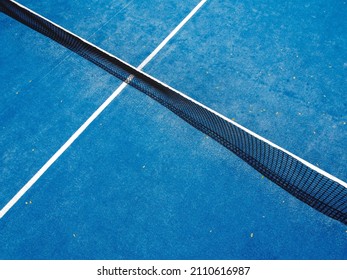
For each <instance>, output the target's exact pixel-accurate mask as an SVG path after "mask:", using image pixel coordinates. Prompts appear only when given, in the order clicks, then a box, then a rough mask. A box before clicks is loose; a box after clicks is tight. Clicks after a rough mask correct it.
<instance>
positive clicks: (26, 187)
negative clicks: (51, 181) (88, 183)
mask: <svg viewBox="0 0 347 280" xmlns="http://www.w3.org/2000/svg"><path fill="white" fill-rule="evenodd" d="M206 1H207V0H203V1H201V2H200V3H199V4H198V5H197V6H196V7H195V8H194V9H193V10H192V11H191V12H190V13H189V14H188V16H187V17H185V18H184V19H183V20H182V21H181V22H180V24H179V25H178V26H177V27H176V28H175V29H174V30H173V31H172V32H171V33H170V34H169V35H168V36H167V37H166V38H165V39H164V40H163V41H162V42H161V43H160V44H159V46H158V47H157V48H156V49H155V50H154V51H153V52H152V53H151V54H150V55H149V56H148V57H147V58H146V59H145V60H144V61H143V62H142V63H141V64H140V65H139V66H138V68H137V69H138V70H140V69H142V68H143V67H144V66H145V65H147V64H148V62H150V61H151V60H152V59H153V58H154V57H155V56H156V55H157V54H158V52H159V51H160V50H161V49H162V48H163V47H164V46H165V45H166V44H167V43H168V42H169V41H170V39H172V37H173V36H175V34H176V33H177V32H178V31H179V30H180V29H181V28H182V26H184V25H185V24H186V23H187V22H188V20H189V19H190V18H191V17H192V16H193V15H194V14H195V13H196V12H197V11H198V10H199V9H200V8H201V7H202V5H203V4H204V3H205V2H206ZM12 2H14V3H16V4H17V5H18V6H21V7H22V8H23V9H26V10H28V11H30V12H31V13H34V14H36V15H37V16H39V17H41V18H44V17H42V16H41V15H39V14H37V13H35V12H33V11H31V10H29V9H28V8H26V7H25V6H23V5H21V4H19V3H17V2H15V1H12ZM44 19H45V20H47V21H49V22H51V21H50V20H48V19H46V18H44ZM51 23H52V24H54V25H56V24H55V23H53V22H51ZM57 26H58V25H57ZM59 28H62V27H60V26H59ZM62 29H64V28H62ZM64 30H65V31H66V32H68V33H71V32H70V31H68V30H66V29H64ZM71 34H73V33H71ZM73 35H74V36H76V37H78V36H77V35H75V34H73ZM79 38H80V37H79ZM80 39H81V40H83V41H85V42H86V43H88V44H90V45H92V44H91V43H90V42H88V41H86V40H84V39H82V38H80ZM95 47H96V46H95ZM96 48H98V47H96ZM98 49H100V48H98ZM100 50H101V51H103V52H104V53H106V52H105V51H104V50H102V49H100ZM109 55H110V56H113V55H111V54H109ZM117 59H118V58H117ZM132 78H133V76H129V77H128V79H127V80H128V82H129V80H131V79H132ZM127 85H128V84H127V83H125V82H123V83H122V84H121V85H120V86H119V87H118V88H117V89H116V90H115V91H114V92H113V93H112V95H111V96H110V97H109V98H107V100H106V101H105V102H104V103H103V104H102V105H101V106H100V107H99V108H98V109H97V110H96V111H95V112H94V113H93V114H92V115H91V116H90V117H89V118H88V119H87V120H86V122H85V123H84V124H82V126H81V127H80V128H79V129H78V130H77V131H76V132H75V133H74V134H73V135H72V136H71V137H70V138H69V139H68V140H67V141H66V143H65V144H64V145H63V146H61V147H60V149H59V150H58V151H57V152H56V153H55V154H54V155H53V156H52V157H51V158H50V159H49V160H48V161H47V162H46V163H45V164H44V165H43V166H42V167H41V168H40V170H39V171H37V172H36V174H35V175H34V176H33V177H32V178H31V179H30V180H29V181H28V182H27V183H26V184H25V185H24V186H23V187H22V188H21V189H20V190H19V192H18V193H17V194H16V195H15V196H14V197H12V199H11V200H10V201H9V202H8V203H7V204H6V205H5V206H4V207H3V208H2V209H1V210H0V219H1V218H2V217H3V216H4V215H5V214H6V213H7V212H8V211H9V210H10V209H11V208H12V207H13V206H14V205H15V204H16V203H17V202H18V200H19V199H20V198H21V197H22V196H23V195H24V194H25V193H26V192H27V191H28V190H29V189H30V188H31V187H32V186H33V185H34V184H35V183H36V182H37V180H39V179H40V177H41V176H42V175H43V174H44V173H45V172H46V171H47V170H48V169H49V168H50V167H51V166H52V164H53V163H54V162H55V161H56V160H57V159H58V158H59V157H60V156H61V155H62V154H63V153H64V152H65V151H66V150H67V149H68V148H69V147H70V146H71V145H72V144H73V143H74V142H75V140H76V139H77V138H78V137H79V136H80V135H81V134H82V133H83V132H84V131H85V130H86V129H87V127H88V126H89V125H90V124H91V123H92V122H93V121H94V120H95V119H96V118H97V117H98V116H99V115H100V114H101V113H102V112H103V111H104V110H105V109H106V107H107V106H108V105H110V103H111V102H112V101H113V100H114V99H115V98H116V97H117V96H118V95H119V94H120V93H121V92H122V90H123V89H124V88H125V87H126V86H127Z"/></svg>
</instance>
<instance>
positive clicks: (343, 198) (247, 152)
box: [0, 0, 347, 224]
mask: <svg viewBox="0 0 347 280" xmlns="http://www.w3.org/2000/svg"><path fill="white" fill-rule="evenodd" d="M0 10H1V11H2V12H4V13H5V14H7V15H9V16H10V17H12V18H14V19H16V20H17V21H20V22H22V23H23V24H25V25H27V26H29V27H31V28H32V29H34V30H36V31H38V32H40V33H42V34H43V35H45V36H47V37H49V38H51V39H53V40H54V41H56V42H58V43H59V44H61V45H63V46H65V47H66V48H68V49H70V50H71V51H73V52H75V53H77V54H79V55H80V56H82V57H84V58H85V59H87V60H89V61H90V62H92V63H94V64H95V65H97V66H99V67H100V68H102V69H104V70H105V71H107V72H108V73H110V74H112V75H113V76H115V77H117V78H118V79H120V80H122V81H125V82H127V83H128V84H129V85H131V86H133V87H134V88H136V89H138V90H140V91H141V92H143V93H145V94H146V95H148V96H149V97H151V98H153V99H154V100H156V101H157V102H159V103H160V104H162V105H163V106H165V107H166V108H168V109H169V110H171V111H172V112H173V113H175V114H176V115H177V116H179V117H180V118H182V119H183V120H185V121H186V122H188V123H189V124H191V125H192V126H193V127H195V128H196V129H198V130H200V131H202V132H203V133H205V134H207V135H208V136H210V137H211V138H213V139H214V140H216V141H217V142H219V143H220V144H222V145H223V146H224V147H226V148H227V149H229V150H230V151H232V152H233V153H235V154H236V155H237V156H239V157H240V158H241V159H243V160H244V161H245V162H247V163H248V164H249V165H251V166H252V167H253V168H255V169H256V170H258V171H259V172H260V173H261V174H263V175H264V176H265V177H267V178H269V179H270V180H271V181H273V182H274V183H276V184H277V185H278V186H280V187H281V188H283V189H284V190H286V191H287V192H289V193H290V194H292V195H293V196H295V197H297V198H298V199H300V200H301V201H303V202H305V203H306V204H308V205H310V206H311V207H313V208H314V209H316V210H318V211H320V212H321V213H323V214H325V215H327V216H329V217H331V218H333V219H336V220H338V221H340V222H342V223H344V224H347V188H346V187H345V185H344V183H343V182H341V181H339V180H338V179H336V180H335V179H334V178H332V176H326V174H325V173H324V172H320V171H319V170H317V169H315V168H311V167H310V166H309V164H306V163H305V162H303V161H302V160H299V159H298V158H296V157H294V156H293V155H291V154H290V153H288V152H286V151H285V150H283V149H281V148H278V147H277V146H275V145H272V144H271V143H269V142H267V141H263V140H262V139H260V138H259V137H257V136H256V135H254V134H252V133H249V131H247V130H246V129H244V128H242V127H241V126H239V125H237V124H236V123H234V122H232V121H229V120H228V119H226V118H224V117H222V116H220V115H219V114H217V113H215V112H213V111H212V110H210V109H208V108H206V107H205V106H203V105H201V104H199V103H197V102H196V101H194V100H192V99H190V98H188V97H187V96H185V95H183V94H181V93H179V92H178V91H176V90H174V89H172V88H170V87H169V86H167V85H165V84H163V83H161V82H160V81H157V80H156V79H154V78H152V77H150V76H149V75H147V74H145V73H143V72H141V71H139V70H137V69H136V68H134V67H132V66H130V65H128V64H127V63H125V62H123V61H122V60H120V59H118V58H116V57H114V56H113V55H111V54H108V53H106V52H105V51H103V50H101V49H99V48H98V47H96V46H94V45H92V44H90V43H88V42H87V41H85V40H83V39H82V38H80V37H78V36H76V35H74V34H72V33H70V32H69V31H67V30H64V29H63V28H61V27H59V26H57V25H56V24H54V23H52V22H50V21H49V20H47V19H45V18H43V17H41V16H40V15H38V14H36V13H34V12H32V11H30V10H28V9H27V8H25V7H23V6H21V5H19V4H17V3H16V2H13V1H7V0H0Z"/></svg>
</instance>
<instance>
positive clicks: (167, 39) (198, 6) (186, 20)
mask: <svg viewBox="0 0 347 280" xmlns="http://www.w3.org/2000/svg"><path fill="white" fill-rule="evenodd" d="M206 1H207V0H202V1H201V2H200V3H199V4H198V5H197V6H196V7H195V8H194V9H193V10H192V11H191V12H190V13H189V14H188V15H187V16H186V17H185V18H184V19H183V20H182V21H181V23H180V24H179V25H177V26H176V28H175V29H174V30H172V32H171V33H170V34H169V35H168V36H167V37H166V38H165V39H164V40H163V41H162V42H161V44H160V45H159V46H158V47H157V48H156V49H155V50H154V51H153V52H152V53H151V54H150V55H149V56H148V57H147V58H146V59H145V60H144V61H143V62H142V63H141V64H140V66H139V67H138V69H139V70H142V69H143V67H145V66H146V64H147V63H148V62H149V61H151V59H152V58H153V57H154V56H156V55H157V53H158V52H159V51H160V50H161V49H162V48H163V47H164V46H165V45H166V44H167V43H168V42H169V41H170V40H171V39H172V37H174V36H175V35H176V33H177V32H178V31H179V30H180V29H181V28H182V27H183V26H184V25H185V24H186V23H187V22H188V21H189V20H190V19H191V18H192V17H193V16H194V14H195V13H196V12H197V11H198V10H199V9H200V8H201V7H202V6H203V5H204V4H205V3H206Z"/></svg>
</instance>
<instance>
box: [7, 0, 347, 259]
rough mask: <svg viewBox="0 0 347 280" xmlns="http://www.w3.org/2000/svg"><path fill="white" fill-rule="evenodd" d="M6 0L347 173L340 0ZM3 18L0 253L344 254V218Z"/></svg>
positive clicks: (345, 35)
mask: <svg viewBox="0 0 347 280" xmlns="http://www.w3.org/2000/svg"><path fill="white" fill-rule="evenodd" d="M18 1H19V3H20V4H21V5H23V6H25V7H27V8H29V9H31V10H33V11H35V12H36V13H38V14H40V15H42V16H43V17H45V18H47V19H49V20H50V21H52V22H54V23H56V24H58V25H60V26H62V27H63V28H65V29H66V30H69V31H71V32H73V33H74V34H76V35H78V36H80V37H81V38H84V39H85V40H87V41H89V42H91V43H92V44H94V45H96V46H98V47H100V48H101V49H103V50H105V51H107V52H109V53H111V54H113V55H115V56H116V57H119V58H120V59H122V60H124V61H126V62H127V63H129V64H130V65H133V66H135V67H139V66H140V65H141V69H142V71H144V72H146V73H148V74H149V75H151V76H153V77H155V78H156V79H158V80H159V81H161V82H163V83H165V84H168V85H170V86H171V87H173V88H175V89H177V90H179V91H180V92H183V93H184V94H186V95H187V96H189V97H191V98H194V99H195V100H197V101H199V102H201V103H202V104H204V105H206V106H208V107H209V108H212V109H213V110H215V111H217V112H219V113H220V114H222V115H224V116H227V117H228V118H230V119H231V120H233V121H235V122H237V123H239V124H240V125H242V126H244V127H246V128H247V129H249V130H251V131H253V132H255V133H257V134H259V135H261V136H262V137H264V138H266V139H269V141H272V142H274V143H276V144H277V145H279V146H280V147H283V148H284V149H286V150H288V151H290V152H292V153H293V154H295V155H297V156H299V157H300V158H303V159H305V160H306V161H308V162H309V163H311V164H313V165H315V166H317V167H319V168H321V169H322V170H324V171H326V172H328V173H329V174H332V175H333V176H335V177H337V178H339V179H340V180H342V181H344V182H346V180H347V172H346V171H347V166H346V162H347V152H346V151H347V145H346V143H347V99H346V89H347V86H346V77H347V76H346V74H347V72H346V71H347V56H346V54H347V26H346V19H345V17H346V14H347V3H346V2H345V1H333V2H331V1H323V0H319V1H312V0H307V1H275V0H267V1H259V0H247V1H231V0H230V1H221V0H207V1H205V0H204V1H199V0H194V1H193V0H192V1H174V0H168V1H160V0H155V1H140V0H130V1H129V0H127V1H125V0H118V1H112V0H107V1H81V0H71V1H61V0H49V1H29V0H18ZM0 26H1V27H0V44H1V52H0V82H1V88H0V90H1V94H0V130H1V133H0V210H1V209H2V210H1V211H2V214H3V215H2V217H1V219H0V259H3V260H7V259H9V260H19V259H24V260H26V259H33V260H37V259H40V260H41V259H54V260H59V259H82V260H84V259H93V260H96V259H123V260H129V259H139V260H161V259H168V260H176V259H182V260H187V259H204V260H205V259H211V260H212V259H221V260H227V259H245V260H253V259H255V260H257V259H270V260H276V259H285V260H287V259H298V260H301V259H313V260H316V259H323V260H325V259H329V260H330V259H331V260H336V259H342V260H346V259H347V227H346V225H344V224H343V223H341V222H339V221H336V220H334V219H332V218H330V217H328V216H326V215H324V214H322V213H320V212H319V211H317V210H315V209H313V208H311V207H310V206H308V205H307V204H305V203H303V202H302V201H300V200H298V199H297V198H295V197H294V196H292V195H291V194H289V193H288V192H286V191H285V190H283V189H282V188H280V187H279V186H277V185H276V184H274V183H273V182H271V181H270V180H268V179H267V178H266V177H264V176H262V174H260V173H258V172H257V171H256V170H254V169H253V168H252V167H250V166H249V165H248V164H247V163H245V162H244V161H243V160H241V159H240V158H239V157H237V156H236V155H234V154H233V153H231V152H230V151H229V150H227V149H225V148H224V147H223V146H221V145H220V144H218V143H217V142H216V141H214V140H213V139H211V138H210V137H208V136H206V135H205V134H203V133H201V132H200V131H199V130H197V129H195V128H194V127H192V126H190V125H189V124H188V123H186V122H185V121H183V120H182V119H180V118H179V117H177V116H176V115H175V114H173V113H172V112H171V111H169V110H168V109H167V108H165V107H163V106H162V105H160V104H159V103H157V102H156V101H154V100H153V99H151V98H149V97H148V96H146V95H145V94H143V93H142V92H140V91H138V90H136V89H134V88H133V87H131V86H127V85H126V84H122V82H121V81H119V80H117V79H116V78H115V77H113V76H112V75H110V74H109V73H107V72H105V71H104V70H102V69H100V68H99V67H97V66H95V65H94V64H92V63H90V62H89V61H87V60H85V59H83V58H82V57H80V56H78V55H77V54H75V53H73V52H71V51H69V50H68V49H67V48H65V47H63V46H61V45H59V44H57V43H56V42H54V41H52V40H51V39H49V38H47V37H45V36H43V35H42V34H40V33H38V32H36V31H34V30H32V29H30V28H28V27H27V26H25V25H23V24H21V23H19V22H18V21H16V20H14V19H12V18H10V17H8V16H7V15H5V14H4V13H0ZM168 36H169V37H168ZM166 38H167V39H166ZM159 46H160V49H158V48H159ZM156 50H157V51H156ZM110 96H113V98H112V101H110V102H107V100H109V99H108V98H110ZM105 102H106V103H105ZM102 106H103V107H102ZM100 107H102V110H101V109H100ZM16 198H17V199H16ZM13 199H14V200H13ZM10 201H13V202H14V203H12V204H11V205H10V206H9V202H10Z"/></svg>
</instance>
